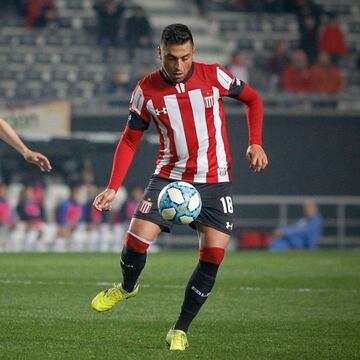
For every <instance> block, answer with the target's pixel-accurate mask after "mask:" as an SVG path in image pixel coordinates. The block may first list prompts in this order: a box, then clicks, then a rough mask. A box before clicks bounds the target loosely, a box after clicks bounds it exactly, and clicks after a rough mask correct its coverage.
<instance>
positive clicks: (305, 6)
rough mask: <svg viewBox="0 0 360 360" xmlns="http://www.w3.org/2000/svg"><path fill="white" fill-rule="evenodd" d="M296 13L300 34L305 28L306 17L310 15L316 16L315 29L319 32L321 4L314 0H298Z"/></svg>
mask: <svg viewBox="0 0 360 360" xmlns="http://www.w3.org/2000/svg"><path fill="white" fill-rule="evenodd" d="M296 15H297V19H298V25H299V32H300V34H301V33H302V32H303V30H304V28H305V19H306V18H307V17H308V16H312V17H313V18H314V23H315V30H316V32H318V30H319V27H320V22H321V15H322V9H321V7H320V6H319V5H317V4H315V3H314V1H313V0H297V1H296Z"/></svg>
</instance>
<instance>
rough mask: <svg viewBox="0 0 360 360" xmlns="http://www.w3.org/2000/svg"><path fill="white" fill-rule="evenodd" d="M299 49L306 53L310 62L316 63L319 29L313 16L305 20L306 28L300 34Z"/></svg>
mask: <svg viewBox="0 0 360 360" xmlns="http://www.w3.org/2000/svg"><path fill="white" fill-rule="evenodd" d="M299 48H300V49H301V50H303V51H304V52H305V54H306V55H307V58H308V62H309V63H310V64H313V63H314V62H315V61H316V57H317V51H318V29H317V27H316V22H315V18H314V16H312V15H309V16H306V17H305V18H304V27H303V29H302V31H301V33H300V42H299Z"/></svg>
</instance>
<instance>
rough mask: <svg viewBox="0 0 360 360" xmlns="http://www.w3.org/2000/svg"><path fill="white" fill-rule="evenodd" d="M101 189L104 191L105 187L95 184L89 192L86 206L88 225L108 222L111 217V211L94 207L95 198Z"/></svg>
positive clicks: (85, 212)
mask: <svg viewBox="0 0 360 360" xmlns="http://www.w3.org/2000/svg"><path fill="white" fill-rule="evenodd" d="M101 191H103V187H96V186H93V188H92V190H91V192H90V193H89V200H88V201H87V203H86V204H85V207H84V220H85V222H86V223H87V224H88V225H100V224H103V223H106V222H108V220H109V218H110V212H108V211H98V210H96V209H95V208H94V207H93V201H94V198H95V196H96V195H97V194H98V193H99V192H101Z"/></svg>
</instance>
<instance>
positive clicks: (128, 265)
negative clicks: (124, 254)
mask: <svg viewBox="0 0 360 360" xmlns="http://www.w3.org/2000/svg"><path fill="white" fill-rule="evenodd" d="M120 263H121V265H124V266H125V267H127V268H133V267H134V265H131V264H125V263H124V262H123V260H122V259H120Z"/></svg>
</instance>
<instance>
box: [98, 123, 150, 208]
mask: <svg viewBox="0 0 360 360" xmlns="http://www.w3.org/2000/svg"><path fill="white" fill-rule="evenodd" d="M143 133H144V131H141V130H134V129H132V128H131V127H130V126H129V125H126V127H125V130H124V132H123V134H122V136H121V138H120V141H119V143H118V145H117V148H116V151H115V154H114V159H113V165H112V171H111V176H110V181H109V184H108V186H107V188H106V189H105V190H104V191H103V192H101V193H100V194H99V195H97V196H96V198H95V200H94V207H95V208H96V209H97V210H99V211H103V210H105V211H107V210H111V203H112V201H113V200H114V198H115V195H116V192H117V190H118V189H119V187H120V186H121V184H122V182H123V181H124V178H125V176H126V174H127V171H128V169H129V167H130V165H131V163H132V161H133V158H134V155H135V153H136V150H137V148H138V146H139V143H140V140H141V138H142V136H143Z"/></svg>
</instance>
